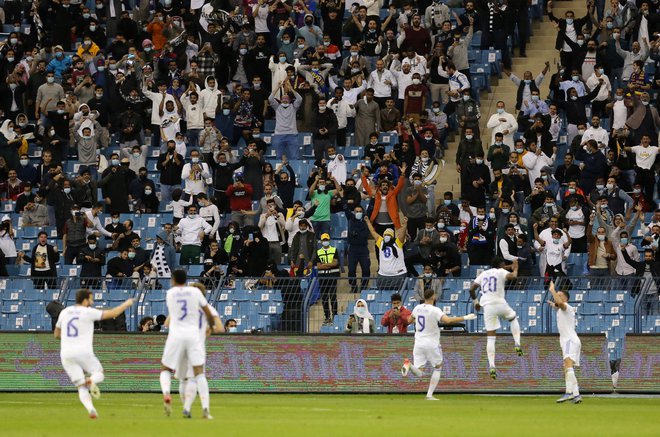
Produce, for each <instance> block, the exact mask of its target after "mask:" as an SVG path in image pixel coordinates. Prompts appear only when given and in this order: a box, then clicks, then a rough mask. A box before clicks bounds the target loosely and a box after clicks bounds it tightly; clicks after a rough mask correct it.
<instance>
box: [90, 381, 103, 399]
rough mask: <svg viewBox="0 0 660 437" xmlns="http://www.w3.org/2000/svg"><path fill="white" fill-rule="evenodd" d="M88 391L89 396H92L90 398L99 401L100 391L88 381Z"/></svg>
mask: <svg viewBox="0 0 660 437" xmlns="http://www.w3.org/2000/svg"><path fill="white" fill-rule="evenodd" d="M88 389H89V394H90V395H91V396H92V398H94V399H99V398H100V397H101V390H99V386H98V385H96V384H94V383H93V382H91V381H90V382H89V387H88Z"/></svg>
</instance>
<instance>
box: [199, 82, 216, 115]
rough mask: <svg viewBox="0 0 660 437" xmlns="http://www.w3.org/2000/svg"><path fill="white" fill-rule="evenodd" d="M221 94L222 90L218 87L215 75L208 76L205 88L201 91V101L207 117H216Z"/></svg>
mask: <svg viewBox="0 0 660 437" xmlns="http://www.w3.org/2000/svg"><path fill="white" fill-rule="evenodd" d="M219 96H220V90H219V89H218V86H217V83H216V80H215V77H213V76H206V79H205V81H204V89H203V90H202V91H200V92H199V103H200V104H201V107H202V110H203V111H204V116H205V117H206V118H215V111H216V109H217V107H218V97H219Z"/></svg>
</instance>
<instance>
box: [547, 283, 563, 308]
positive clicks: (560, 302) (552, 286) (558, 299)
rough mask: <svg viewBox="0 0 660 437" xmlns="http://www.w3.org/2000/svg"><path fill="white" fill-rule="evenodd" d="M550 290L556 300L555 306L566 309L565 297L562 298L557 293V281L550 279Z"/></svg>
mask: <svg viewBox="0 0 660 437" xmlns="http://www.w3.org/2000/svg"><path fill="white" fill-rule="evenodd" d="M548 290H550V294H552V298H553V299H554V300H555V301H554V304H555V307H557V308H559V309H561V310H564V311H565V310H566V302H564V299H562V297H561V296H560V295H559V293H557V290H555V281H550V285H549V286H548Z"/></svg>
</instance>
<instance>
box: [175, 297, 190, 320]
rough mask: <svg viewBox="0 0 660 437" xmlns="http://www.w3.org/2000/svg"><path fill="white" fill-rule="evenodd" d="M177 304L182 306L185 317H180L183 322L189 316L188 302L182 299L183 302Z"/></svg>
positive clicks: (179, 301) (178, 301)
mask: <svg viewBox="0 0 660 437" xmlns="http://www.w3.org/2000/svg"><path fill="white" fill-rule="evenodd" d="M177 303H180V304H181V312H183V315H181V317H179V320H183V319H185V318H186V316H187V315H188V301H187V300H185V299H181V300H177Z"/></svg>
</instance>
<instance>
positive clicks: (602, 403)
mask: <svg viewBox="0 0 660 437" xmlns="http://www.w3.org/2000/svg"><path fill="white" fill-rule="evenodd" d="M436 396H437V397H438V398H439V399H440V401H439V402H428V401H425V400H424V395H423V394H415V395H270V394H264V395H256V394H254V395H253V394H250V395H247V394H239V395H229V394H214V395H212V398H211V412H212V414H213V415H214V417H215V420H213V421H204V420H202V419H201V418H200V415H201V414H200V413H201V411H200V407H199V399H198V400H197V401H196V405H195V406H194V408H193V419H192V420H187V419H183V418H182V417H181V415H180V407H181V404H180V401H179V399H178V396H177V397H174V396H173V397H174V413H173V415H172V417H169V418H167V417H165V416H164V415H163V409H162V400H161V399H162V398H161V396H160V395H159V394H131V393H126V394H119V393H103V394H102V397H101V399H100V400H97V401H95V406H96V409H97V410H98V412H99V419H97V420H90V419H88V418H87V414H86V411H85V410H84V408H83V407H82V405H81V404H80V403H79V401H78V396H77V393H52V394H51V393H29V394H26V393H1V394H0V421H1V425H0V426H1V430H2V431H0V434H1V435H3V436H8V437H22V436H35V437H36V436H66V437H74V436H85V435H88V436H94V437H103V436H112V437H117V436H121V437H125V436H141V437H143V436H147V435H150V436H159V437H160V436H186V435H188V436H194V435H200V436H202V435H236V436H241V437H245V436H280V435H281V436H284V435H286V436H287V437H290V436H385V435H387V436H394V435H411V436H423V435H461V436H466V435H468V436H472V435H474V436H546V435H547V436H562V435H565V436H571V437H573V436H635V437H638V436H647V435H648V436H651V435H653V436H658V435H660V434H659V432H660V431H659V430H660V414H658V411H660V398H613V397H607V396H584V401H583V403H582V404H580V405H573V404H560V405H557V404H555V402H554V401H555V399H556V398H557V397H558V396H479V395H453V394H452V395H444V394H442V393H436ZM198 433H199V434H198Z"/></svg>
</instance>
